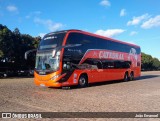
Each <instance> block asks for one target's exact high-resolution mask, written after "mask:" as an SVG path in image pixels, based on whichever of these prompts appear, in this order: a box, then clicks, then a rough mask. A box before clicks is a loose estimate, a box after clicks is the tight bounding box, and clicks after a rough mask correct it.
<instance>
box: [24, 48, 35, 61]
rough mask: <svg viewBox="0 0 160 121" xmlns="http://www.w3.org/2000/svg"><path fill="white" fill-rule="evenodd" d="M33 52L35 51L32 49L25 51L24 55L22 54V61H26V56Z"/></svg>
mask: <svg viewBox="0 0 160 121" xmlns="http://www.w3.org/2000/svg"><path fill="white" fill-rule="evenodd" d="M34 51H37V49H32V50H28V51H26V52H25V54H24V59H25V60H27V57H28V54H29V53H31V52H34Z"/></svg>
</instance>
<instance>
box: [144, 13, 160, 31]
mask: <svg viewBox="0 0 160 121" xmlns="http://www.w3.org/2000/svg"><path fill="white" fill-rule="evenodd" d="M158 26H160V15H157V16H155V17H154V18H150V19H149V20H147V21H145V22H144V23H143V24H142V25H141V27H142V28H143V29H149V28H152V27H158Z"/></svg>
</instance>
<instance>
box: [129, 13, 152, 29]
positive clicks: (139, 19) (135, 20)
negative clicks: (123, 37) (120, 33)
mask: <svg viewBox="0 0 160 121" xmlns="http://www.w3.org/2000/svg"><path fill="white" fill-rule="evenodd" d="M149 17H150V16H149V14H148V13H146V14H143V15H141V16H138V17H133V18H132V20H131V21H128V23H127V25H128V26H129V25H138V24H140V23H141V22H142V21H143V20H146V19H148V18H149Z"/></svg>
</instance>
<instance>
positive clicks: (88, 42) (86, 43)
mask: <svg viewBox="0 0 160 121" xmlns="http://www.w3.org/2000/svg"><path fill="white" fill-rule="evenodd" d="M66 44H82V46H81V48H82V49H83V50H84V51H86V50H88V49H107V50H113V51H120V52H126V53H129V52H130V50H131V48H135V49H136V52H137V54H140V48H138V47H134V46H131V45H126V44H123V43H118V42H114V41H110V40H105V39H102V38H98V37H94V36H90V35H85V34H81V33H70V34H69V36H68V39H67V43H66Z"/></svg>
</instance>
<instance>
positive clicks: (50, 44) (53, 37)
mask: <svg viewBox="0 0 160 121" xmlns="http://www.w3.org/2000/svg"><path fill="white" fill-rule="evenodd" d="M64 36H65V32H63V33H62V32H61V33H51V34H47V35H46V36H44V37H43V39H42V40H41V42H40V45H39V48H38V49H39V50H46V49H52V48H55V47H58V46H62V42H63V38H64Z"/></svg>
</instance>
